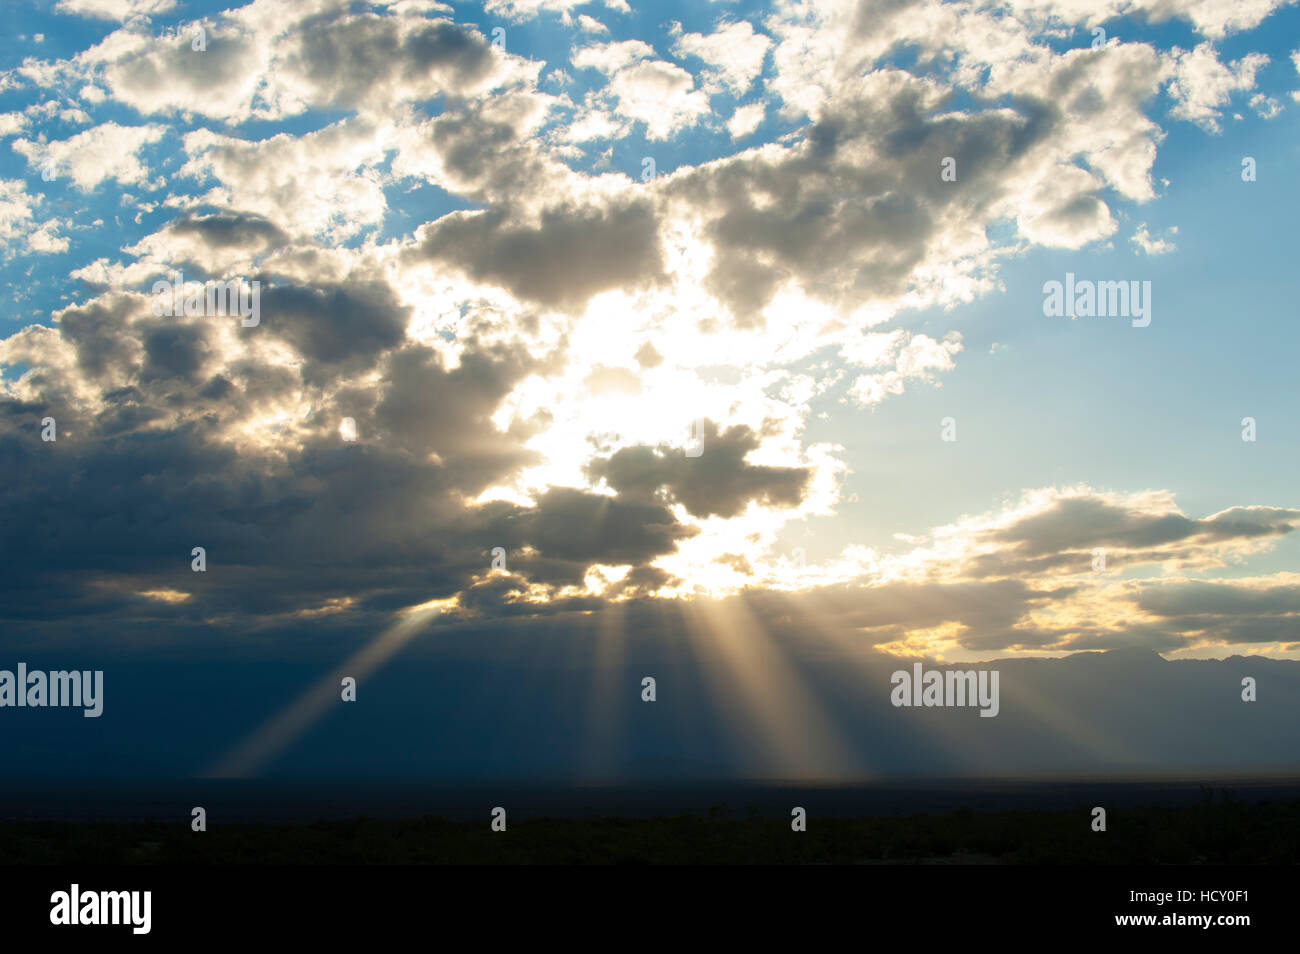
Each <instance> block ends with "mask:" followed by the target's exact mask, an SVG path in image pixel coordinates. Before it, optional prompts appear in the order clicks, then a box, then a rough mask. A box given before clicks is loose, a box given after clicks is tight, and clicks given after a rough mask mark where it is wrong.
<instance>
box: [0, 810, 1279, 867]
mask: <svg viewBox="0 0 1300 954" xmlns="http://www.w3.org/2000/svg"><path fill="white" fill-rule="evenodd" d="M1227 794H1228V793H1223V794H1221V795H1220V796H1219V797H1213V795H1212V793H1208V792H1207V797H1206V799H1205V800H1204V801H1203V803H1201V804H1198V805H1194V806H1189V807H1176V808H1169V807H1159V808H1156V807H1151V808H1128V809H1123V808H1116V809H1114V810H1113V811H1111V812H1109V814H1108V817H1107V829H1108V830H1107V831H1106V832H1093V831H1092V830H1091V825H1090V821H1091V819H1090V806H1080V807H1079V808H1078V809H1076V810H1073V811H1009V812H973V811H969V810H962V811H957V812H952V813H949V814H943V815H928V814H918V815H912V816H909V817H876V818H833V817H826V818H822V817H818V816H817V815H816V814H815V813H813V814H812V815H811V817H810V818H809V820H808V830H807V831H806V832H799V833H796V832H793V831H791V830H790V823H789V821H788V820H787V819H782V818H772V817H760V816H758V815H757V814H756V813H755V812H754V811H752V810H750V811H749V812H748V813H747V814H745V815H744V817H741V815H740V814H739V813H737V812H736V811H734V810H732V809H731V808H729V807H728V806H725V805H720V806H714V807H713V808H712V809H710V810H709V812H708V813H707V814H706V815H703V816H701V815H680V816H677V817H672V818H611V817H593V818H585V819H575V818H560V819H547V818H537V819H528V818H520V819H517V820H516V819H513V818H512V819H511V820H510V822H509V830H508V831H507V832H505V833H499V832H492V831H490V830H489V827H488V822H487V820H486V819H485V820H483V821H474V822H466V821H446V820H443V819H439V818H433V817H424V818H419V819H410V820H389V819H372V818H356V819H352V820H346V821H321V822H317V823H314V824H298V825H289V824H212V826H211V828H210V829H209V830H208V831H206V832H202V833H196V832H192V831H190V828H189V825H188V823H187V822H185V821H180V822H176V823H167V824H163V823H154V822H138V823H109V822H56V821H40V822H8V823H0V862H3V863H6V864H88V863H89V864H159V865H204V864H217V865H242V864H538V863H544V864H714V863H731V864H863V863H866V864H880V863H884V864H917V863H929V864H935V863H939V864H945V863H946V864H961V863H976V864H978V863H990V864H992V863H996V864H1030V865H1033V864H1069V865H1075V864H1077V865H1130V864H1136V865H1145V864H1211V865H1216V864H1274V865H1276V864H1287V865H1289V864H1296V863H1300V837H1297V836H1298V835H1300V801H1288V802H1254V803H1247V802H1242V801H1240V800H1238V799H1235V798H1232V797H1227Z"/></svg>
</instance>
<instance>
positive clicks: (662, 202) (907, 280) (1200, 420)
mask: <svg viewBox="0 0 1300 954" xmlns="http://www.w3.org/2000/svg"><path fill="white" fill-rule="evenodd" d="M1298 27H1300V12H1298V11H1297V9H1296V7H1295V6H1294V5H1292V4H1288V3H1286V2H1284V0H1249V2H1240V0H1236V2H1229V0H1101V2H1082V0H995V2H967V0H961V2H951V3H940V2H935V0H915V2H909V0H900V2H868V0H774V2H766V3H753V2H749V0H741V2H735V3H688V2H676V0H672V2H663V3H654V4H638V3H636V2H635V0H627V2H624V0H604V2H576V0H489V2H487V3H486V4H484V5H473V4H462V3H451V4H447V3H440V2H436V0H388V2H378V0H377V2H370V3H343V2H336V0H254V2H251V3H248V4H246V5H242V6H239V5H228V4H226V3H188V4H185V5H183V6H182V5H178V4H174V3H171V2H168V0H53V2H45V0H42V2H38V3H35V4H31V5H28V8H27V9H25V10H24V11H23V12H22V14H21V15H19V17H18V19H17V25H16V27H14V29H13V31H12V32H13V35H12V36H10V37H9V38H8V39H6V40H5V41H4V44H3V45H2V46H0V259H2V261H3V266H2V267H3V277H4V284H5V293H6V299H7V301H8V302H9V308H8V317H9V319H10V326H9V327H8V328H6V329H4V330H3V332H0V368H2V369H3V372H4V374H3V378H2V379H0V381H2V387H3V393H2V394H0V457H3V460H4V462H5V478H6V479H5V486H4V489H3V491H2V493H3V498H2V499H3V504H2V505H0V506H2V508H3V521H0V525H2V526H3V531H2V532H3V537H4V543H5V551H6V554H8V555H9V556H10V559H9V560H8V565H7V572H6V573H5V575H4V577H3V584H2V585H3V587H4V591H5V594H4V601H3V607H4V609H3V611H2V615H3V618H4V626H5V630H6V632H7V633H8V636H7V639H8V640H9V641H10V642H11V643H12V644H13V645H16V646H26V647H30V646H56V647H63V648H65V649H66V648H68V647H76V646H77V645H79V644H80V641H82V640H87V639H93V640H97V641H99V642H100V644H101V645H103V644H105V643H107V644H109V645H113V644H115V643H116V642H120V643H121V644H122V645H123V646H132V647H135V648H137V649H138V648H139V647H141V646H144V647H146V648H147V649H148V650H149V651H157V652H160V653H164V654H165V653H171V652H176V651H178V647H181V646H184V645H186V644H187V643H189V644H195V645H202V646H209V645H212V643H213V641H216V642H217V643H222V641H226V644H227V645H229V646H230V647H231V648H232V651H234V648H236V647H238V648H239V650H240V651H250V652H258V653H265V652H271V653H275V652H284V653H287V654H291V655H292V654H303V655H311V654H312V653H314V652H318V651H319V652H323V653H325V655H326V657H328V658H329V659H344V660H346V661H345V662H344V663H343V664H342V665H341V666H339V667H337V668H336V669H333V670H331V671H330V673H329V674H328V675H327V676H326V677H325V678H324V679H323V680H322V681H321V682H320V683H319V684H318V685H316V686H315V688H313V689H310V690H309V691H307V693H306V694H305V695H303V696H301V698H299V699H298V701H296V702H293V703H292V704H291V705H289V707H288V708H287V709H286V708H282V705H270V704H266V705H263V706H262V708H261V710H259V711H262V712H263V713H264V715H265V714H266V713H270V714H271V715H270V716H269V721H262V722H261V723H260V727H258V728H255V729H254V730H253V731H252V732H251V733H250V734H249V735H248V736H247V737H246V738H244V739H243V741H242V742H240V743H239V745H237V746H236V747H235V748H234V749H229V748H227V749H226V750H225V751H227V753H228V754H227V756H226V757H225V758H224V760H222V761H220V762H219V764H218V766H217V768H216V769H214V770H213V771H215V772H216V774H240V773H244V772H251V771H255V770H260V769H261V768H264V767H265V766H266V765H268V764H271V763H272V762H273V761H274V759H275V757H276V756H278V754H279V753H281V752H282V751H283V750H285V749H286V748H288V747H290V746H291V744H292V743H293V742H294V741H295V740H296V739H297V738H298V737H299V736H300V735H301V734H302V733H303V732H305V731H306V730H307V729H308V728H309V726H310V725H311V724H313V723H314V722H316V721H317V720H318V719H319V718H321V717H322V715H323V713H324V711H325V709H326V708H328V706H327V703H329V700H330V699H331V698H333V693H335V692H336V691H337V681H338V677H339V675H340V674H341V673H342V674H351V675H354V676H360V675H362V674H363V671H364V672H370V671H376V670H378V669H379V668H380V667H382V666H383V665H384V664H386V663H391V661H392V659H393V658H394V657H395V656H396V655H397V654H398V652H399V651H405V650H406V649H407V647H408V644H410V645H414V644H416V643H427V644H428V645H430V646H434V645H436V644H437V643H438V641H439V640H440V639H442V638H443V636H444V635H446V634H449V633H455V632H458V631H461V630H463V629H464V628H465V627H477V628H479V629H482V628H483V627H488V628H489V629H490V628H491V627H494V626H495V627H499V628H500V631H501V632H507V631H510V629H511V627H514V626H516V625H522V624H523V621H532V623H533V624H539V621H540V624H546V622H545V621H547V620H551V621H553V622H554V623H556V624H558V622H560V621H563V620H565V619H576V618H586V617H592V618H593V619H594V620H596V622H595V624H594V625H595V634H594V635H592V636H591V638H590V639H587V638H586V637H582V638H581V639H579V638H578V637H576V636H575V637H574V638H573V641H572V642H571V643H570V644H568V645H567V646H566V645H565V644H564V639H563V638H562V637H559V638H556V640H555V641H556V642H557V643H558V644H559V646H558V648H554V649H553V650H549V651H553V652H554V653H555V655H556V656H557V657H559V658H566V659H567V658H570V656H573V657H575V658H578V657H580V658H583V659H584V660H585V661H586V663H588V664H593V663H594V665H595V666H596V673H597V674H596V675H595V676H593V680H592V684H591V686H590V687H589V688H590V693H589V698H588V699H586V700H585V705H587V706H588V711H589V712H590V713H592V722H591V723H590V724H589V738H588V739H587V740H586V742H585V743H584V744H586V745H587V747H588V751H587V757H588V759H589V761H588V764H589V766H591V767H592V768H593V769H597V768H599V767H600V766H601V765H604V764H605V761H603V760H604V759H605V758H606V755H607V754H608V753H609V752H610V751H611V750H612V749H615V748H616V747H617V745H618V733H619V731H620V729H619V727H618V726H617V725H615V722H616V720H617V715H616V711H615V710H616V709H617V707H616V706H615V705H614V704H613V703H612V701H611V689H610V688H609V684H608V682H607V681H605V680H602V679H601V678H600V676H599V673H601V672H612V671H614V670H616V669H619V668H620V667H621V666H623V665H624V664H625V662H626V661H627V660H628V659H629V658H635V644H636V642H637V641H638V640H651V641H653V640H662V641H664V645H665V646H669V647H671V648H672V652H671V657H672V659H673V661H674V665H682V666H691V667H693V668H694V670H695V671H696V673H697V675H698V677H699V678H700V679H701V680H702V681H703V684H704V686H705V687H706V690H707V691H709V692H711V693H712V695H713V697H714V698H715V699H718V700H720V701H719V705H720V706H721V708H722V709H724V710H726V718H728V719H732V720H734V722H735V724H736V726H737V730H736V731H737V732H738V733H742V734H743V733H745V732H752V733H755V734H756V738H757V741H756V745H757V746H758V748H759V749H761V750H762V751H763V755H762V758H763V759H764V760H766V761H765V762H764V764H765V765H768V766H769V767H770V768H771V769H772V771H774V772H779V771H788V772H794V773H801V772H804V773H814V774H816V773H821V774H828V773H830V772H833V771H834V770H835V767H836V766H842V765H845V764H849V763H852V764H853V765H854V766H855V770H857V771H864V772H869V771H872V764H871V763H872V758H871V756H870V754H866V755H863V754H861V753H858V754H856V755H855V754H852V753H850V752H849V749H851V745H850V744H849V743H848V742H847V741H846V740H845V739H844V738H842V737H841V733H840V731H839V727H838V726H837V725H836V721H835V718H834V717H833V716H832V715H829V714H828V712H827V711H826V709H825V707H824V706H823V704H822V703H823V700H822V699H821V698H820V697H819V692H818V689H817V687H816V686H815V685H813V684H812V683H811V682H809V681H808V678H807V674H806V672H804V671H803V670H801V668H800V664H799V663H798V661H797V660H796V659H795V658H793V657H792V656H791V655H790V653H789V652H788V651H787V648H786V647H785V646H784V642H783V641H784V640H786V639H788V638H791V637H790V631H791V625H793V626H794V628H795V629H798V630H800V633H801V635H799V636H798V639H799V640H800V641H801V642H800V645H801V646H804V645H806V644H812V645H816V646H817V647H819V649H818V652H825V653H831V654H833V655H836V656H837V657H842V658H843V659H844V660H845V665H846V666H849V667H850V668H851V667H853V666H855V665H858V662H859V661H860V660H861V659H862V658H864V657H862V656H861V653H862V652H864V651H867V652H869V653H871V651H873V650H875V651H880V652H884V653H892V654H896V655H898V656H909V657H911V656H925V657H928V658H931V659H937V660H947V661H959V660H990V659H998V658H1006V657H1009V656H1053V657H1055V656H1063V655H1066V654H1069V653H1073V652H1077V651H1079V650H1094V649H1132V648H1143V649H1148V650H1153V651H1156V652H1160V653H1162V654H1164V655H1165V657H1166V658H1177V657H1204V658H1224V657H1227V656H1230V655H1233V654H1256V655H1265V656H1271V657H1277V658H1287V659H1300V574H1297V572H1296V571H1295V570H1294V565H1295V558H1296V556H1297V555H1298V554H1300V548H1298V547H1300V545H1298V544H1297V543H1296V541H1295V539H1294V538H1293V535H1292V530H1293V529H1295V527H1296V526H1297V522H1298V521H1300V494H1298V493H1297V490H1296V484H1295V474H1296V472H1297V464H1298V463H1300V452H1298V451H1297V448H1300V415H1297V413H1296V412H1297V410H1298V408H1297V405H1296V401H1295V388H1294V370H1293V365H1294V359H1293V355H1294V354H1295V351H1296V346H1297V344H1300V341H1298V340H1297V334H1298V333H1297V331H1296V330H1295V323H1294V321H1293V320H1292V318H1293V317H1294V301H1295V291H1296V283H1295V278H1294V275H1295V269H1294V261H1293V260H1294V243H1293V240H1292V238H1291V236H1292V234H1293V225H1292V223H1293V222H1294V221H1295V217H1296V215H1297V214H1298V213H1300V202H1298V201H1297V199H1298V197H1300V191H1298V190H1297V189H1296V186H1295V171H1296V168H1297V159H1298V158H1300V136H1298V135H1297V128H1296V126H1295V124H1294V117H1295V115H1296V113H1295V111H1296V110H1297V109H1298V108H1300V105H1297V101H1298V100H1300V72H1298V70H1300V50H1297V49H1295V47H1297V46H1300V41H1298V40H1297V36H1300V30H1298V29H1297V28H1298ZM1247 157H1249V158H1250V160H1251V164H1252V168H1256V169H1257V175H1255V176H1254V177H1252V178H1251V179H1250V180H1247V179H1246V178H1245V176H1244V175H1243V170H1244V168H1245V165H1244V160H1245V159H1246V158H1247ZM945 170H949V171H951V174H945ZM177 273H180V274H181V275H182V276H183V277H184V279H186V280H189V281H193V282H231V281H232V280H237V281H238V282H250V283H251V282H253V281H256V282H257V283H258V287H259V288H260V302H259V306H258V307H259V318H258V320H257V321H256V323H252V324H250V323H249V321H248V320H241V314H240V313H237V312H236V310H234V309H228V310H226V311H224V312H222V313H220V314H215V315H214V314H203V313H200V314H190V315H178V316H174V317H169V316H167V315H165V314H162V315H160V314H158V313H156V312H157V309H156V308H155V305H156V303H157V300H158V295H157V292H156V290H155V283H157V282H160V281H161V282H168V281H172V280H173V276H175V275H176V274H177ZM1067 273H1069V274H1070V275H1071V276H1072V278H1071V280H1073V277H1074V276H1077V277H1078V278H1079V279H1080V280H1085V279H1087V280H1098V281H1123V282H1128V281H1130V280H1135V281H1137V282H1138V284H1139V285H1140V284H1141V282H1144V281H1147V282H1150V283H1151V285H1150V287H1151V289H1152V291H1151V293H1150V296H1149V298H1148V299H1147V303H1148V305H1150V307H1151V313H1150V316H1151V321H1150V323H1149V325H1146V326H1140V325H1139V324H1137V323H1136V322H1134V323H1130V321H1129V320H1128V319H1127V317H1125V318H1120V319H1110V318H1088V317H1078V318H1074V319H1070V318H1050V317H1047V316H1045V313H1044V302H1043V298H1044V292H1045V288H1044V285H1045V283H1046V282H1049V281H1053V280H1055V281H1065V279H1066V275H1067ZM242 317H243V318H244V319H247V317H248V316H247V315H246V314H245V315H243V316H242ZM47 417H52V418H54V419H55V421H56V422H57V441H56V442H47V441H42V438H41V429H42V421H43V420H44V419H45V418H47ZM1245 418H1251V419H1252V420H1253V421H1255V422H1257V428H1258V436H1257V438H1256V439H1253V440H1243V439H1242V436H1243V431H1244V428H1245V422H1244V419H1245ZM946 421H951V425H948V424H945V422H946ZM1252 436H1254V435H1252ZM352 438H354V439H352ZM948 438H955V439H948ZM695 451H698V453H695ZM194 546H203V547H204V548H205V549H206V553H207V559H208V560H209V569H208V570H207V571H206V572H204V573H201V574H200V573H195V572H192V570H191V566H190V557H189V554H190V552H191V548H192V547H194ZM495 548H500V551H501V553H502V554H503V558H502V559H501V560H495V559H494V552H495ZM1099 551H1104V553H1105V560H1104V566H1103V567H1102V568H1098V566H1097V563H1096V554H1097V553H1098V552H1099ZM429 607H436V608H437V612H436V613H435V612H432V611H430V610H429ZM633 618H635V619H636V620H637V621H638V623H637V626H643V625H648V624H647V623H646V621H653V623H654V626H655V627H658V629H656V630H655V631H653V632H645V631H644V630H640V629H639V630H636V631H625V630H624V626H625V625H627V626H631V625H632V624H631V623H630V622H629V621H630V620H631V619H633ZM783 619H784V620H794V624H791V625H786V624H782V623H780V620H783ZM546 625H550V624H546ZM475 631H478V630H475ZM547 632H552V630H551V629H547ZM126 633H129V634H131V635H130V637H129V638H128V637H125V636H123V637H121V638H120V639H118V636H117V635H115V634H119V635H120V634H126ZM376 633H378V634H380V635H378V636H376V635H375V634H376ZM679 637H680V639H679ZM537 651H540V650H537ZM795 655H798V654H797V653H796V654H795ZM872 655H873V658H875V657H878V653H873V654H872ZM507 691H509V690H507ZM724 700H725V701H724ZM773 700H780V704H779V706H777V705H776V703H774V702H773ZM1026 704H1027V705H1030V706H1032V707H1034V708H1035V709H1036V710H1041V711H1042V712H1043V718H1044V719H1047V720H1049V721H1053V720H1054V722H1055V724H1056V725H1057V728H1059V729H1060V731H1061V732H1062V733H1064V734H1065V735H1066V736H1068V737H1070V738H1072V739H1074V740H1075V741H1076V742H1077V743H1078V744H1079V745H1081V746H1091V747H1093V748H1105V747H1106V746H1120V745H1121V743H1120V742H1119V741H1118V740H1116V739H1114V738H1111V737H1109V736H1107V734H1106V733H1105V732H1104V731H1102V730H1099V729H1098V730H1095V731H1094V730H1092V729H1089V728H1088V727H1086V726H1082V725H1080V724H1078V723H1077V720H1075V719H1074V717H1073V716H1070V715H1068V714H1065V713H1059V712H1058V713H1052V712H1049V711H1048V710H1050V709H1051V700H1050V699H1042V698H1039V699H1036V700H1035V699H1031V698H1028V696H1026ZM809 739H815V740H817V741H816V744H812V743H810V742H809V741H808V740H809ZM935 744H937V745H946V746H949V747H950V748H953V749H954V750H955V749H958V748H960V745H959V743H958V741H957V740H956V738H955V737H949V738H948V739H947V740H944V739H936V741H935Z"/></svg>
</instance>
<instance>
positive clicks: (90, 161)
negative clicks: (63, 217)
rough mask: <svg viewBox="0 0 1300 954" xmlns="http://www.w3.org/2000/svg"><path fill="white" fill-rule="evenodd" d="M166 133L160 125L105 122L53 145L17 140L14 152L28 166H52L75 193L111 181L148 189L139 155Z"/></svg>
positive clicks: (146, 172)
mask: <svg viewBox="0 0 1300 954" xmlns="http://www.w3.org/2000/svg"><path fill="white" fill-rule="evenodd" d="M165 133H166V129H165V128H164V127H163V126H159V125H148V126H119V125H118V124H117V123H114V122H108V123H103V124H102V125H99V126H95V127H94V128H93V129H87V130H85V131H84V132H80V133H77V134H76V135H75V136H72V137H71V138H69V139H64V140H59V141H55V142H49V143H38V142H33V141H31V140H29V139H16V140H14V142H13V150H14V152H16V153H18V154H19V155H20V156H23V157H24V158H26V159H27V162H28V164H29V165H32V166H36V165H38V164H40V163H45V162H48V163H51V164H52V165H51V169H52V170H53V172H54V174H55V175H56V176H62V175H67V176H69V177H70V178H71V179H72V182H73V184H74V185H75V186H76V187H77V188H78V189H80V190H81V191H83V192H89V191H90V190H91V189H93V188H95V187H96V186H97V185H99V184H100V183H101V182H105V181H110V180H111V181H113V182H116V183H117V184H118V185H124V186H125V185H148V176H149V169H148V166H147V165H146V164H145V162H144V160H143V159H142V158H141V156H140V152H141V150H143V149H144V147H145V146H147V145H149V144H150V143H155V142H158V141H159V140H160V139H162V137H163V135H164V134H165Z"/></svg>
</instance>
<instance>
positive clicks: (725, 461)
mask: <svg viewBox="0 0 1300 954" xmlns="http://www.w3.org/2000/svg"><path fill="white" fill-rule="evenodd" d="M702 440H703V447H702V453H701V455H700V456H699V457H695V458H688V457H686V456H685V455H683V453H682V452H681V450H680V449H678V448H669V447H660V448H649V447H630V448H623V449H622V450H619V451H617V452H615V453H614V454H613V456H611V457H609V458H607V459H599V458H598V459H597V460H595V461H593V462H592V464H591V465H590V466H589V468H588V470H589V472H590V473H591V475H592V476H593V477H597V478H604V479H605V480H607V481H608V482H609V485H610V486H611V487H612V488H614V489H615V490H616V491H618V493H619V494H620V495H622V496H627V497H632V498H639V499H655V498H657V497H662V498H663V499H665V500H668V501H671V502H676V503H680V504H682V505H683V506H684V507H685V508H686V510H687V511H688V512H689V513H690V514H691V515H693V516H696V517H710V516H720V517H735V516H737V515H739V514H740V513H742V512H743V511H744V509H745V507H746V505H747V504H749V503H750V501H757V502H760V503H763V504H765V505H771V506H797V505H798V504H799V502H800V500H802V498H803V494H804V491H805V488H806V486H807V483H808V480H809V478H810V477H811V474H812V472H811V470H810V469H806V468H798V467H759V466H755V465H752V464H747V463H745V457H746V456H747V455H748V454H749V453H750V452H751V451H754V450H756V449H757V448H758V446H759V440H758V436H757V435H756V434H755V433H754V432H753V431H752V430H750V429H749V428H748V427H745V426H741V425H738V426H736V427H732V428H729V429H728V430H726V431H725V432H722V433H719V431H718V425H717V424H715V423H714V422H713V421H708V420H706V421H705V422H704V428H703V434H702ZM703 448H707V452H704V451H703Z"/></svg>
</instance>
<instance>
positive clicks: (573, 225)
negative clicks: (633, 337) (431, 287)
mask: <svg viewBox="0 0 1300 954" xmlns="http://www.w3.org/2000/svg"><path fill="white" fill-rule="evenodd" d="M421 251H422V253H423V254H424V255H426V256H427V257H428V258H430V259H432V260H435V261H441V262H445V263H446V264H449V265H454V266H457V267H459V268H461V269H463V270H464V271H465V273H466V274H467V275H469V277H470V278H472V279H474V280H475V281H479V282H490V283H493V284H498V285H501V286H503V287H505V288H508V289H509V290H510V291H511V292H512V293H513V294H514V295H515V296H517V297H518V298H521V299H524V300H526V301H531V302H537V303H539V304H542V305H547V306H550V307H554V308H577V307H578V306H580V305H583V304H584V303H585V302H586V301H587V300H588V299H590V298H591V297H592V296H593V295H596V294H598V293H599V292H602V291H608V290H610V289H613V288H622V289H627V290H632V289H635V288H636V287H638V286H644V285H648V284H652V283H654V282H657V281H659V280H662V278H663V277H664V274H663V260H662V253H661V251H660V245H659V236H658V226H657V222H656V219H655V215H654V212H653V210H652V209H651V207H650V206H649V204H648V203H643V202H629V203H627V204H626V205H623V206H614V207H610V208H605V209H588V208H568V207H565V208H552V209H547V210H545V211H544V212H543V213H542V215H541V221H540V222H539V223H538V224H537V225H535V226H531V225H527V224H513V223H511V222H510V221H509V219H508V217H507V215H506V214H505V213H504V212H501V211H488V212H480V213H454V214H452V215H448V216H446V217H444V218H443V219H440V220H439V221H438V222H437V223H436V224H435V225H433V226H431V227H430V228H429V229H428V230H427V231H426V233H425V240H424V243H423V245H422V246H421Z"/></svg>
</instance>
